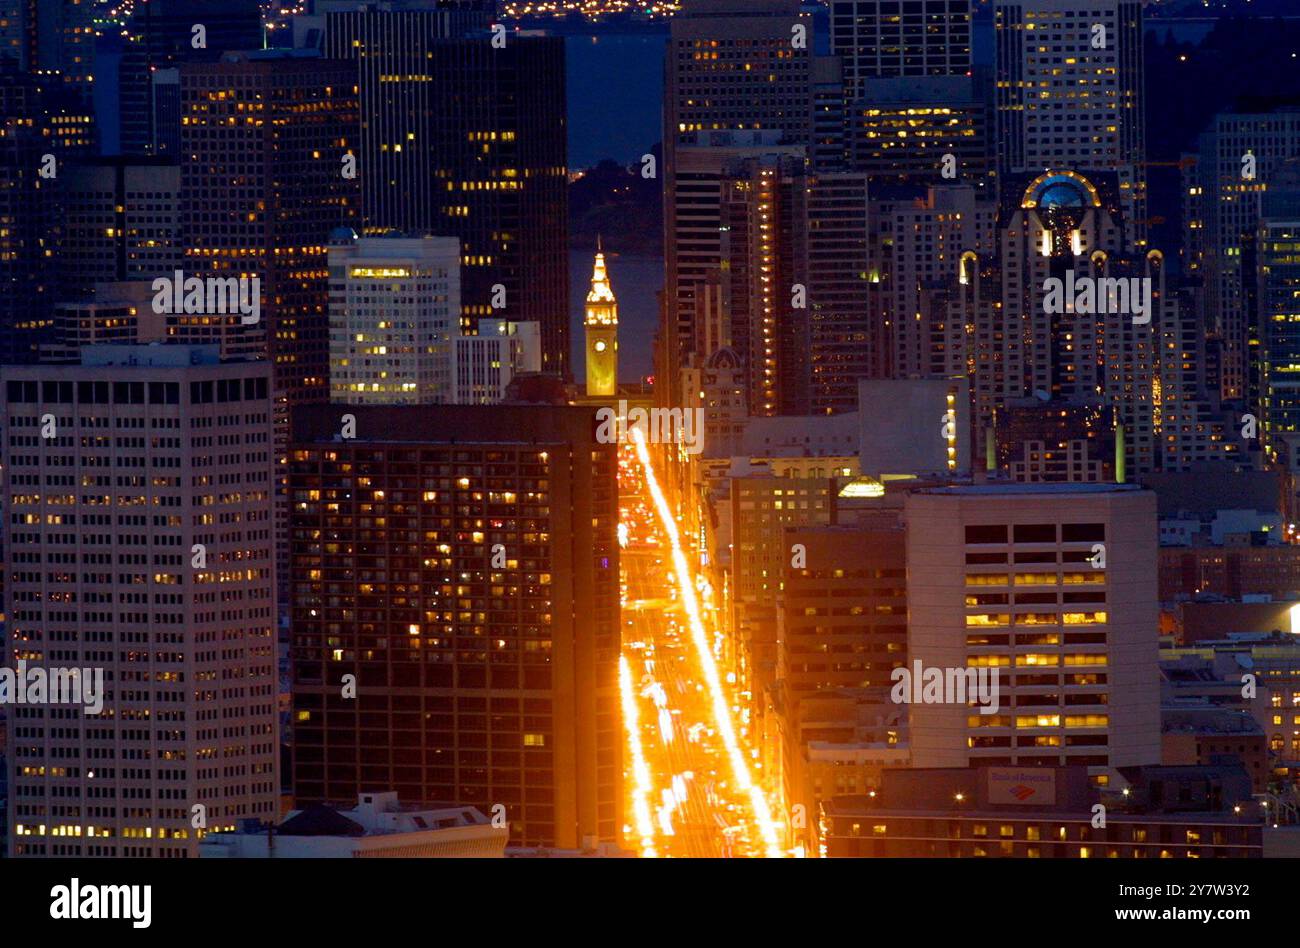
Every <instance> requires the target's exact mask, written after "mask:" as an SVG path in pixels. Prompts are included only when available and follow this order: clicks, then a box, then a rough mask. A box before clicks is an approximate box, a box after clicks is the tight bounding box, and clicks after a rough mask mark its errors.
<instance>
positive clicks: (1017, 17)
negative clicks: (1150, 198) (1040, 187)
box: [994, 0, 1147, 250]
mask: <svg viewBox="0 0 1300 948" xmlns="http://www.w3.org/2000/svg"><path fill="white" fill-rule="evenodd" d="M994 26H995V29H996V33H997V77H996V80H997V142H998V148H999V154H998V157H999V168H1000V170H1001V172H1002V174H1003V175H1008V174H1010V175H1015V174H1038V173H1040V172H1042V171H1043V170H1044V169H1045V168H1065V169H1069V170H1072V171H1079V172H1082V173H1084V174H1088V173H1090V172H1101V171H1113V172H1115V173H1116V175H1117V176H1118V178H1119V187H1120V198H1121V207H1122V208H1123V212H1124V217H1125V218H1126V219H1128V220H1129V222H1130V224H1131V225H1132V227H1133V230H1132V235H1131V239H1132V246H1131V247H1128V248H1126V249H1129V250H1134V249H1141V248H1142V247H1144V246H1145V244H1146V230H1147V227H1146V223H1147V222H1146V167H1145V162H1146V146H1145V140H1144V124H1143V123H1144V118H1143V116H1144V104H1143V85H1142V84H1143V65H1142V62H1143V51H1142V4H1141V3H1140V2H1138V0H997V6H996V8H995V11H994Z"/></svg>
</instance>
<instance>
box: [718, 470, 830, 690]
mask: <svg viewBox="0 0 1300 948" xmlns="http://www.w3.org/2000/svg"><path fill="white" fill-rule="evenodd" d="M730 482H731V483H730V489H731V496H730V503H729V507H730V523H731V530H732V545H731V572H730V579H731V588H732V590H733V592H732V607H733V619H732V626H731V627H732V628H733V629H734V630H735V639H736V642H737V648H738V651H739V661H738V663H737V664H738V669H737V673H738V676H739V679H740V682H741V688H742V690H748V691H749V692H751V693H752V694H753V695H754V696H755V700H756V702H757V703H759V704H761V703H762V700H763V699H762V698H761V697H760V696H761V695H762V694H763V692H764V691H765V690H767V689H771V688H772V687H773V686H774V685H775V683H776V661H777V622H776V618H777V601H778V598H779V596H780V593H781V582H782V576H783V571H784V569H785V566H786V565H787V564H788V563H789V562H790V559H791V555H792V554H791V550H790V547H789V546H788V545H787V544H786V543H785V541H784V537H783V531H784V530H785V529H786V528H787V527H807V526H824V525H826V524H828V523H829V522H830V508H831V504H830V495H831V491H832V489H833V486H834V483H835V482H834V480H833V479H832V478H830V477H814V476H800V474H799V472H797V471H795V472H792V473H791V476H789V477H786V476H781V475H780V474H778V473H774V472H772V471H768V472H765V473H761V474H758V473H756V474H753V475H752V476H741V477H732V478H730Z"/></svg>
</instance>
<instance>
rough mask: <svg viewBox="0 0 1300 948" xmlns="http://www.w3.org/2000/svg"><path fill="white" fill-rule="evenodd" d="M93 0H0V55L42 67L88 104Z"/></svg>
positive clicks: (30, 68) (33, 68) (27, 69)
mask: <svg viewBox="0 0 1300 948" xmlns="http://www.w3.org/2000/svg"><path fill="white" fill-rule="evenodd" d="M94 8H95V4H94V2H93V0H0V58H8V59H10V60H12V65H13V66H14V67H15V68H17V69H18V70H19V71H21V72H24V73H27V74H28V75H35V74H37V73H41V74H43V75H45V76H46V77H50V78H52V79H53V80H54V82H55V84H57V85H58V86H60V87H62V88H64V89H66V90H68V91H70V92H71V93H72V94H73V98H74V99H79V100H80V103H81V104H82V105H83V106H88V105H89V104H90V96H91V86H92V84H93V82H94V78H95V77H94V71H95V26H94V14H95V9H94Z"/></svg>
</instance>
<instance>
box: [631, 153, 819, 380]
mask: <svg viewBox="0 0 1300 948" xmlns="http://www.w3.org/2000/svg"><path fill="white" fill-rule="evenodd" d="M781 138H782V133H781V132H779V131H743V132H702V133H699V134H698V135H696V136H694V137H693V138H692V139H691V142H692V143H691V144H683V145H681V146H680V147H678V148H677V150H676V156H675V164H674V166H673V171H672V174H673V184H672V186H671V187H670V188H666V190H665V191H664V199H665V201H666V202H667V203H666V204H665V205H664V218H665V224H664V226H665V228H666V233H667V235H668V244H667V249H666V256H665V258H664V265H665V267H666V268H667V276H666V282H665V284H664V303H663V313H662V315H663V319H664V320H665V323H664V326H663V327H661V337H662V338H661V341H660V342H661V350H660V355H661V359H662V361H663V364H662V365H660V366H657V367H656V370H657V374H658V377H660V378H663V379H666V380H667V384H666V385H665V386H664V391H665V393H666V397H667V398H668V401H669V402H670V403H671V404H678V403H679V401H680V397H681V393H680V380H679V379H678V378H677V373H678V370H679V369H680V367H681V366H682V365H683V364H684V363H685V356H686V354H687V353H690V352H692V351H696V350H695V345H696V344H697V339H704V337H705V335H706V334H705V333H703V332H702V331H701V329H702V327H698V326H697V325H696V321H697V319H699V318H701V316H703V315H705V314H706V313H707V311H708V309H709V307H710V306H713V307H714V308H715V309H716V308H717V305H719V304H725V310H721V311H718V312H717V314H716V315H717V316H718V318H720V319H721V320H723V321H726V322H727V323H728V325H727V330H726V331H727V333H728V338H729V339H730V342H725V343H720V344H722V345H730V346H732V347H734V348H735V350H736V352H737V353H738V354H740V356H741V358H742V359H744V361H745V369H746V372H747V373H748V372H749V366H750V362H751V353H750V325H749V309H748V306H749V302H748V295H749V289H748V286H747V283H746V281H745V280H744V279H742V278H741V277H740V276H737V275H735V274H732V273H730V272H729V271H727V272H723V270H722V264H723V246H724V240H725V241H726V244H727V246H728V247H730V246H741V240H740V237H739V235H737V234H732V233H731V228H732V226H733V222H732V221H731V220H730V218H729V216H728V215H729V211H728V212H724V209H723V198H724V193H726V185H725V183H724V182H725V178H726V176H727V175H728V174H730V173H731V170H730V169H731V166H733V165H735V164H736V163H737V162H738V161H739V160H741V159H748V158H753V159H759V158H766V159H767V160H768V161H772V160H786V161H787V163H788V164H797V163H798V161H801V160H802V159H803V157H804V155H805V149H804V148H803V147H802V146H798V145H782V144H779V142H780V141H781ZM746 219H747V218H746V216H745V215H741V216H740V219H739V220H737V221H735V222H734V224H735V225H736V226H740V227H743V226H744V223H745V220H746ZM719 281H721V284H725V285H726V286H725V290H724V291H723V295H722V296H718V295H716V294H715V296H714V297H713V298H711V299H710V298H708V297H707V296H706V298H705V299H700V300H697V296H699V295H700V294H701V293H702V292H705V291H704V290H702V287H705V286H714V287H717V286H719V285H720V283H719ZM785 299H786V301H787V302H789V300H790V296H789V295H788V293H787V295H786V297H785ZM698 354H699V355H700V357H701V358H703V359H707V358H708V357H709V356H710V355H712V354H713V353H712V351H699V353H698ZM755 404H756V405H762V404H763V401H762V400H759V401H757V402H756V403H755Z"/></svg>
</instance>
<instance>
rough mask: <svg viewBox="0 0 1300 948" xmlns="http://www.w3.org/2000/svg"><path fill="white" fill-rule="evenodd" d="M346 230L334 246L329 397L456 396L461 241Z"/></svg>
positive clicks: (393, 401) (358, 401)
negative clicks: (454, 343)
mask: <svg viewBox="0 0 1300 948" xmlns="http://www.w3.org/2000/svg"><path fill="white" fill-rule="evenodd" d="M342 234H343V236H341V237H340V238H338V239H336V240H334V241H333V242H332V243H331V245H330V248H329V270H330V316H329V327H330V399H331V401H335V402H346V403H347V404H351V405H365V404H371V405H432V404H435V403H438V402H450V401H451V400H452V338H453V337H454V336H455V335H457V334H458V333H457V329H458V326H457V324H458V321H459V318H460V243H459V242H458V241H457V240H456V238H455V237H428V236H426V237H419V238H409V237H408V238H403V237H399V236H396V235H393V236H388V237H366V238H362V239H360V240H358V239H357V238H356V234H355V233H353V232H352V231H350V230H346V229H344V230H343V231H342Z"/></svg>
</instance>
